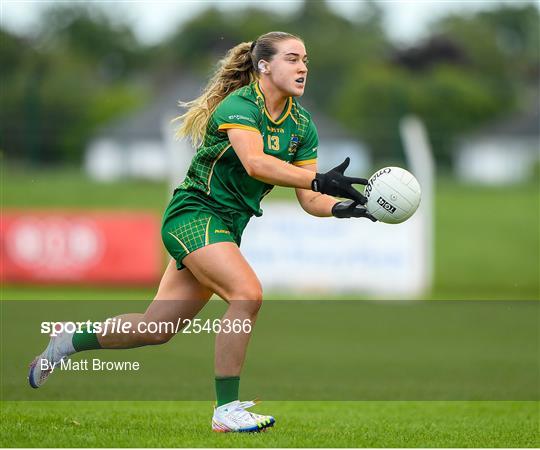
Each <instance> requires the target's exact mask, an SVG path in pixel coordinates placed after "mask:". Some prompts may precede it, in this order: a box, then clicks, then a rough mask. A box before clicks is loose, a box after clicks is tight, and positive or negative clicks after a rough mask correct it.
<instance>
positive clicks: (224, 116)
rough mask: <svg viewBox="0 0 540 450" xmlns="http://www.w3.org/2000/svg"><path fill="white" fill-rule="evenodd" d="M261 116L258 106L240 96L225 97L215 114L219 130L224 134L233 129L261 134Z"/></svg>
mask: <svg viewBox="0 0 540 450" xmlns="http://www.w3.org/2000/svg"><path fill="white" fill-rule="evenodd" d="M260 116H261V113H260V111H259V108H258V107H257V105H256V104H255V103H253V102H252V101H251V100H249V99H247V98H245V97H242V96H240V95H229V96H228V97H225V98H224V99H223V100H222V101H221V103H220V104H219V105H218V107H217V108H216V110H215V112H214V120H215V122H216V125H217V129H218V131H223V132H225V130H228V129H231V128H239V129H242V130H251V131H257V132H259V133H260V130H259V124H260V121H261V120H260V119H261V117H260Z"/></svg>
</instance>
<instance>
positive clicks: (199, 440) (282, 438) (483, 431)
mask: <svg viewBox="0 0 540 450" xmlns="http://www.w3.org/2000/svg"><path fill="white" fill-rule="evenodd" d="M254 410H255V411H260V412H263V413H269V414H273V415H274V416H275V417H276V421H277V422H276V426H275V427H274V428H272V429H270V430H269V431H267V432H265V433H261V434H249V435H248V434H243V435H236V434H218V433H213V432H212V431H211V430H210V420H211V414H212V405H211V404H210V403H209V402H4V403H3V404H2V425H1V430H2V431H1V436H0V438H1V440H0V444H1V445H2V446H9V447H538V446H539V445H540V441H539V438H538V420H539V413H538V404H537V403H536V402H264V403H263V404H261V405H258V406H257V408H255V409H254Z"/></svg>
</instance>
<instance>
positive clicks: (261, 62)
mask: <svg viewBox="0 0 540 450" xmlns="http://www.w3.org/2000/svg"><path fill="white" fill-rule="evenodd" d="M257 68H258V69H259V72H261V73H268V72H270V70H269V69H268V63H267V62H266V61H265V60H264V59H261V60H259V62H258V63H257Z"/></svg>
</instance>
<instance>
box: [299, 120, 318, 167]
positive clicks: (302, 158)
mask: <svg viewBox="0 0 540 450" xmlns="http://www.w3.org/2000/svg"><path fill="white" fill-rule="evenodd" d="M318 147H319V135H318V134H317V128H316V127H315V124H314V123H313V121H312V120H311V118H310V120H309V123H308V125H307V130H306V133H305V135H304V137H303V139H302V142H301V143H300V146H299V147H298V150H297V151H296V155H295V158H294V160H293V164H294V165H295V166H306V165H308V164H315V163H316V162H317V149H318Z"/></svg>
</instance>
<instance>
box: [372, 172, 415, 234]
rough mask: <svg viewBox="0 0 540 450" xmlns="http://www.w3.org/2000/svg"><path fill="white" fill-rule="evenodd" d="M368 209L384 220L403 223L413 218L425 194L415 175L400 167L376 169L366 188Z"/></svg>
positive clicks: (381, 220) (378, 218) (377, 217)
mask: <svg viewBox="0 0 540 450" xmlns="http://www.w3.org/2000/svg"><path fill="white" fill-rule="evenodd" d="M364 195H365V196H366V198H367V199H368V200H367V203H366V208H367V210H368V212H369V213H370V214H371V215H373V216H374V217H375V218H376V219H377V220H379V221H380V222H384V223H401V222H405V221H406V220H407V219H408V218H409V217H411V216H412V215H413V214H414V212H415V211H416V209H417V208H418V205H419V204H420V197H421V196H422V193H421V190H420V185H419V184H418V181H417V180H416V178H414V175H413V174H412V173H410V172H407V171H406V170H405V169H402V168H401V167H385V168H384V169H381V170H379V171H377V172H375V173H374V174H373V175H372V176H371V178H370V179H369V181H368V184H367V186H366V188H365V190H364Z"/></svg>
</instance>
